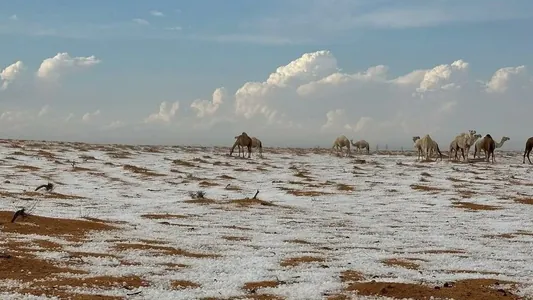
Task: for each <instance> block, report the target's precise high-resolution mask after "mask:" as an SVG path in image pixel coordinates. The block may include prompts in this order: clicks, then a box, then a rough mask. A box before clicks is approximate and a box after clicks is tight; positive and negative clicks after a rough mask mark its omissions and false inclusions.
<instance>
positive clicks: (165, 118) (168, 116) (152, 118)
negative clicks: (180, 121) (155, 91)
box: [144, 101, 180, 123]
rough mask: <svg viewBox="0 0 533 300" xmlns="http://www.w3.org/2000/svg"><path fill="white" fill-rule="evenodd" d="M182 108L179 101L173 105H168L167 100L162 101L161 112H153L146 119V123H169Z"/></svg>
mask: <svg viewBox="0 0 533 300" xmlns="http://www.w3.org/2000/svg"><path fill="white" fill-rule="evenodd" d="M179 108H180V103H179V101H176V102H174V103H172V106H170V107H168V103H167V102H166V101H163V102H161V104H160V105H159V112H157V113H153V114H151V115H149V116H148V117H147V118H145V119H144V123H154V122H163V123H169V122H170V121H172V119H174V117H175V116H176V114H177V112H178V110H179Z"/></svg>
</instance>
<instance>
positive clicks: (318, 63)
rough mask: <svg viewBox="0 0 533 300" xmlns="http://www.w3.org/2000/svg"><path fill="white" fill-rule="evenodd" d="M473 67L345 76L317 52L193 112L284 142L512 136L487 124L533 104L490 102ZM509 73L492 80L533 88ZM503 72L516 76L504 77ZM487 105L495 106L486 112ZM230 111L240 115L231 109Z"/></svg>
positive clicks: (380, 69) (196, 104)
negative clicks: (469, 133)
mask: <svg viewBox="0 0 533 300" xmlns="http://www.w3.org/2000/svg"><path fill="white" fill-rule="evenodd" d="M470 68H471V65H470V64H469V63H468V62H466V61H464V60H462V59H457V60H455V61H451V62H449V63H441V64H437V65H434V66H431V67H428V68H419V69H416V70H414V71H412V72H407V73H405V74H401V75H399V76H390V72H389V68H388V67H387V66H385V65H376V66H371V67H368V68H367V69H366V70H364V71H360V72H354V73H350V72H341V70H340V68H339V66H338V65H337V60H336V58H335V57H334V56H333V54H332V53H331V52H329V51H317V52H313V53H306V54H304V55H302V56H301V57H299V58H296V59H295V60H294V61H292V62H289V63H287V64H286V65H282V66H280V67H278V68H276V69H275V70H274V72H273V73H272V74H270V75H269V76H266V80H265V81H262V82H253V81H252V82H246V83H244V84H243V85H242V86H241V87H240V88H238V89H237V91H236V92H235V94H234V98H233V99H232V97H231V96H228V97H225V98H224V101H220V103H219V104H218V106H217V105H216V103H218V102H217V101H208V100H195V101H193V102H192V104H191V108H192V109H193V111H194V112H195V114H196V116H197V117H207V116H209V118H210V120H211V119H213V118H219V119H220V118H234V120H235V123H236V124H240V125H241V126H246V128H248V129H247V130H249V131H250V132H252V131H253V132H256V133H254V134H258V135H259V134H261V135H267V136H270V137H271V138H280V137H279V132H280V131H282V132H283V136H284V137H286V138H287V139H289V136H295V137H296V136H308V137H309V138H310V139H312V138H317V135H318V136H321V137H325V136H330V137H331V136H338V135H340V134H346V135H347V136H348V135H354V136H357V137H361V138H364V139H366V140H368V141H369V142H372V143H378V142H380V143H388V144H389V145H394V143H400V144H402V143H403V145H407V144H409V139H410V137H411V136H413V135H421V134H426V133H429V134H431V135H432V136H435V137H436V138H442V137H444V136H445V137H447V138H449V137H450V136H455V135H456V134H458V133H459V132H463V131H465V130H467V129H468V128H471V127H472V126H474V127H476V129H477V130H479V131H483V130H484V129H485V130H486V128H492V129H491V134H493V135H496V136H498V135H504V134H509V132H504V129H502V128H494V126H493V125H492V124H491V123H490V122H489V121H488V120H492V119H496V118H498V117H499V114H501V113H503V112H504V111H510V110H512V108H511V107H512V106H510V105H508V104H509V103H513V102H516V101H520V105H527V106H528V107H530V108H531V109H533V104H526V103H524V102H523V101H522V100H519V99H521V98H519V97H511V98H509V97H510V96H509V95H507V96H505V98H502V99H505V102H501V103H500V102H498V101H496V102H494V98H490V97H487V94H486V92H485V89H486V88H487V87H486V86H485V85H482V86H480V85H479V84H478V83H477V82H476V80H475V79H474V78H472V75H471V72H470ZM503 70H505V72H504V71H497V72H496V74H495V75H494V76H493V79H491V81H490V82H492V81H494V82H501V81H502V78H505V79H506V80H507V81H508V82H510V83H513V84H514V85H512V84H507V85H509V86H512V88H509V91H510V90H512V91H514V92H516V91H518V90H519V89H517V88H521V87H523V86H524V85H526V84H529V87H533V82H532V79H531V77H530V76H529V75H527V72H525V71H524V69H523V68H522V67H518V68H513V69H505V68H504V69H503ZM502 72H504V73H505V74H509V76H507V75H505V76H504V75H502V74H499V73H502ZM497 74H499V75H497ZM510 75H519V76H518V77H516V76H515V77H513V76H510ZM495 78H496V79H495ZM518 79H521V81H519V80H518ZM518 82H520V85H517V83H518ZM487 86H502V84H501V83H498V84H495V83H487ZM530 90H533V89H530ZM520 91H522V93H524V92H527V91H529V90H527V89H523V88H522V89H520ZM523 96H524V95H522V98H523ZM502 97H504V96H502ZM233 101H234V102H233ZM232 102H233V103H232ZM503 103H505V105H504V104H503ZM486 105H489V106H490V107H491V109H490V110H487V111H484V112H483V114H479V109H480V107H483V106H486ZM498 105H499V106H498ZM231 107H232V108H233V110H228V108H231ZM524 110H525V109H524ZM524 110H521V113H522V111H524ZM522 114H525V113H522ZM202 122H203V121H202ZM192 124H194V123H192ZM472 124H474V125H472ZM192 126H193V127H194V126H195V125H192ZM228 126H229V125H228ZM465 128H466V129H465ZM276 132H277V134H276Z"/></svg>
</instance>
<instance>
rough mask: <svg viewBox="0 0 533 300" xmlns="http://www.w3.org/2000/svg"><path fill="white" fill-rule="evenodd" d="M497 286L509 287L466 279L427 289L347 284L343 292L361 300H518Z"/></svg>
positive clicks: (399, 285) (407, 284) (385, 284)
mask: <svg viewBox="0 0 533 300" xmlns="http://www.w3.org/2000/svg"><path fill="white" fill-rule="evenodd" d="M500 284H511V282H505V281H501V280H497V279H481V278H480V279H466V280H460V281H456V282H454V283H446V284H445V285H444V286H437V287H435V286H428V285H422V284H412V283H397V282H376V281H371V282H356V283H352V284H350V285H349V286H348V287H347V288H346V290H347V291H357V294H358V295H361V296H386V297H391V298H400V299H404V298H412V297H413V296H414V295H416V299H430V298H431V297H434V298H437V299H469V300H496V299H513V300H514V299H520V297H519V296H517V295H514V294H513V293H511V292H509V291H505V290H504V289H503V288H498V287H496V288H493V287H494V286H498V285H500Z"/></svg>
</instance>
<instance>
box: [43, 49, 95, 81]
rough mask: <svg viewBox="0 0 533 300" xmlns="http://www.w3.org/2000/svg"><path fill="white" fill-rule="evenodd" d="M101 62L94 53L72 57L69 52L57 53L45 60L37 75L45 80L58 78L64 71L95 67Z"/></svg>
mask: <svg viewBox="0 0 533 300" xmlns="http://www.w3.org/2000/svg"><path fill="white" fill-rule="evenodd" d="M100 62H101V60H99V59H97V58H96V57H95V56H94V55H92V56H87V57H83V56H78V57H71V56H70V55H69V54H68V53H67V52H63V53H57V54H56V56H54V57H50V58H47V59H45V60H43V62H42V63H41V66H40V67H39V70H37V77H38V78H40V79H45V80H57V79H59V78H60V77H61V75H63V74H64V73H67V72H70V71H75V70H82V69H87V68H90V67H93V66H94V65H97V64H99V63H100Z"/></svg>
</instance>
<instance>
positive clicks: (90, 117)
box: [81, 109, 100, 122]
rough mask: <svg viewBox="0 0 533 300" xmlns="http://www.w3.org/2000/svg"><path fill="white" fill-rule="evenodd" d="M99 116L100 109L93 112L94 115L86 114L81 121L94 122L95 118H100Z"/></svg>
mask: <svg viewBox="0 0 533 300" xmlns="http://www.w3.org/2000/svg"><path fill="white" fill-rule="evenodd" d="M99 115H100V110H99V109H98V110H96V111H94V112H92V113H86V114H84V115H83V116H82V117H81V120H82V121H83V122H89V121H91V120H93V119H94V117H96V116H99Z"/></svg>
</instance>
